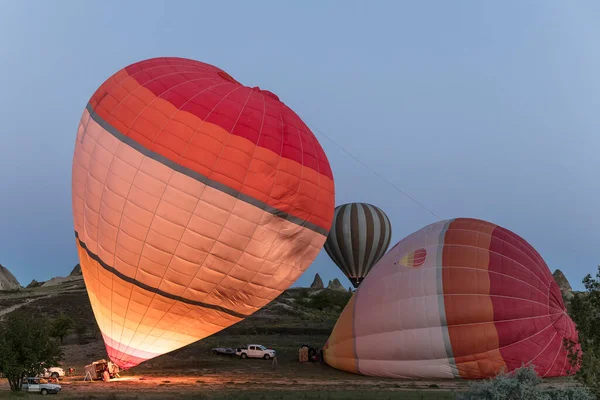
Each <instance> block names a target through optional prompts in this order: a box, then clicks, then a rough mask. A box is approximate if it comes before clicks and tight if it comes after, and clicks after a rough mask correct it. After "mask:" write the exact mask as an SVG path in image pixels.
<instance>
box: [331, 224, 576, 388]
mask: <svg viewBox="0 0 600 400" xmlns="http://www.w3.org/2000/svg"><path fill="white" fill-rule="evenodd" d="M563 338H569V339H571V340H576V338H577V332H576V330H575V325H574V323H573V321H572V320H571V319H570V318H569V316H568V315H567V312H566V310H565V306H564V304H563V300H562V296H561V293H560V290H559V288H558V285H557V284H556V282H555V281H554V279H553V277H552V274H551V273H550V270H549V269H548V266H547V265H546V263H545V262H544V260H543V259H542V257H541V256H540V255H539V254H538V253H537V252H536V251H535V249H534V248H533V247H532V246H531V245H530V244H529V243H527V242H526V241H525V240H523V239H522V238H521V237H519V236H518V235H516V234H515V233H513V232H510V231H509V230H507V229H504V228H502V227H500V226H498V225H494V224H492V223H489V222H485V221H481V220H476V219H467V218H457V219H452V220H447V221H441V222H437V223H434V224H432V225H429V226H426V227H425V228H423V229H421V230H419V231H417V232H415V233H413V234H411V235H409V236H408V237H406V238H405V239H403V240H401V241H400V242H398V243H397V244H396V245H395V246H394V247H393V248H392V249H391V250H390V251H389V252H388V253H387V254H386V255H385V256H384V257H383V258H382V259H381V261H379V263H378V264H377V265H375V267H373V269H372V270H371V273H370V274H369V275H368V276H367V278H366V279H365V280H364V281H363V282H362V284H361V286H360V287H359V288H358V290H357V291H356V292H355V294H354V296H353V297H352V298H351V300H350V301H349V303H348V304H347V306H346V308H345V309H344V311H343V312H342V314H341V316H340V318H339V320H338V321H337V323H336V325H335V328H334V330H333V332H332V334H331V336H330V338H329V340H328V342H327V344H326V345H325V350H324V356H325V360H326V362H327V363H328V364H330V365H332V366H334V367H335V368H339V369H342V370H345V371H349V372H354V373H360V374H364V375H373V376H385V377H395V378H466V379H477V378H487V377H492V376H494V375H495V374H497V373H498V372H500V370H502V369H504V371H506V372H510V371H513V370H515V369H516V368H519V367H521V365H522V364H531V365H534V366H535V369H536V371H537V373H538V374H539V375H541V376H544V377H552V376H560V375H567V374H568V373H569V371H570V368H569V361H568V358H567V351H566V350H565V348H564V347H563V345H562V342H563ZM575 369H576V368H575ZM575 369H573V371H574V370H575Z"/></svg>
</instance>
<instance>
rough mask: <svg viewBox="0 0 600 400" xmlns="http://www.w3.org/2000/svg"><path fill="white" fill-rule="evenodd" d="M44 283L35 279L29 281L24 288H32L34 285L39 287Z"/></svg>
mask: <svg viewBox="0 0 600 400" xmlns="http://www.w3.org/2000/svg"><path fill="white" fill-rule="evenodd" d="M43 284H44V282H38V281H36V280H35V279H34V280H32V281H31V283H30V284H29V285H27V286H26V287H25V288H26V289H34V288H36V287H40V286H42V285H43Z"/></svg>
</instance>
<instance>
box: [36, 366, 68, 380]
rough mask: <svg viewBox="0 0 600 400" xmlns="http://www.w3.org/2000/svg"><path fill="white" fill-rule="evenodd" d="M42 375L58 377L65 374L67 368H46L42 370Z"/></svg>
mask: <svg viewBox="0 0 600 400" xmlns="http://www.w3.org/2000/svg"><path fill="white" fill-rule="evenodd" d="M41 376H43V377H44V378H54V379H58V378H62V377H63V376H65V370H64V369H62V368H60V367H50V368H44V371H42V373H41Z"/></svg>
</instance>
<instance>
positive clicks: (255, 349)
mask: <svg viewBox="0 0 600 400" xmlns="http://www.w3.org/2000/svg"><path fill="white" fill-rule="evenodd" d="M235 355H236V356H240V357H242V358H264V359H265V360H268V359H270V358H273V357H275V355H276V353H275V350H273V349H267V348H266V347H265V346H263V345H262V344H249V345H248V346H246V347H242V348H239V349H236V351H235Z"/></svg>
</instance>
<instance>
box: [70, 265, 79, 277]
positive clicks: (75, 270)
mask: <svg viewBox="0 0 600 400" xmlns="http://www.w3.org/2000/svg"><path fill="white" fill-rule="evenodd" d="M81 275H82V274H81V265H79V264H77V265H76V266H75V268H73V271H71V273H70V274H69V276H81Z"/></svg>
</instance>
